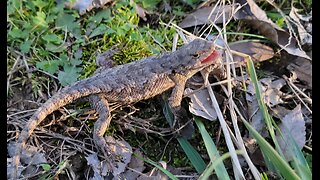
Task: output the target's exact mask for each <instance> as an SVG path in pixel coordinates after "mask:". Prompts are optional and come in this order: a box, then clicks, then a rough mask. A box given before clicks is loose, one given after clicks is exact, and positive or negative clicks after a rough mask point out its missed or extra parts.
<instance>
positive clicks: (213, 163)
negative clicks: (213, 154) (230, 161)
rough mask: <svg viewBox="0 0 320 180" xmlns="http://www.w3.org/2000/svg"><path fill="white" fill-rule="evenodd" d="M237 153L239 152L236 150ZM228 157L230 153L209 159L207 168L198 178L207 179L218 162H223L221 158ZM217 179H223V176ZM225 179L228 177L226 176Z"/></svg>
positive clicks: (200, 179)
mask: <svg viewBox="0 0 320 180" xmlns="http://www.w3.org/2000/svg"><path fill="white" fill-rule="evenodd" d="M236 153H237V154H240V151H236ZM229 157H230V153H225V154H223V155H222V156H221V157H219V158H218V159H216V160H215V161H210V163H209V164H208V166H207V168H206V169H205V170H204V172H203V173H202V174H201V175H200V177H199V180H207V179H209V176H210V175H211V174H212V171H213V170H214V169H216V168H217V166H219V164H222V163H223V160H225V159H227V158H229ZM218 179H224V178H218ZM227 179H230V178H229V177H227Z"/></svg>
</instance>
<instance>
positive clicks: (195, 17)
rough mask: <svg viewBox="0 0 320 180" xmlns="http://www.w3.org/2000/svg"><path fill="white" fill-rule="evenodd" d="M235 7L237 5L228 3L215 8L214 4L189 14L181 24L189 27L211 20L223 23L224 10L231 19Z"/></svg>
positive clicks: (183, 26)
mask: <svg viewBox="0 0 320 180" xmlns="http://www.w3.org/2000/svg"><path fill="white" fill-rule="evenodd" d="M234 7H235V5H226V6H225V7H222V6H218V7H216V8H215V9H213V8H214V7H213V6H210V7H203V8H201V9H198V10H196V11H195V12H193V13H191V14H188V15H187V16H186V17H185V18H184V19H183V20H182V22H181V23H180V24H179V26H180V27H181V28H188V27H193V26H198V25H203V24H207V23H211V22H214V23H216V24H219V23H222V13H223V11H225V16H226V19H229V18H231V16H232V9H234ZM212 10H213V12H212V15H211V16H210V13H211V11H212ZM209 16H210V17H209Z"/></svg>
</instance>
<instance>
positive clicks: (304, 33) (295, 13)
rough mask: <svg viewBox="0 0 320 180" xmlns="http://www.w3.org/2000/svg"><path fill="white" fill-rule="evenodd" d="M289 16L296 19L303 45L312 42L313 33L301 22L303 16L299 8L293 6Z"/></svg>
mask: <svg viewBox="0 0 320 180" xmlns="http://www.w3.org/2000/svg"><path fill="white" fill-rule="evenodd" d="M289 16H290V17H291V18H292V19H293V20H294V21H295V25H296V26H297V28H298V34H299V38H300V42H301V45H304V44H308V45H311V44H312V35H311V34H309V33H308V32H307V30H306V29H305V28H304V27H303V25H302V24H301V23H300V19H301V18H303V17H302V16H301V15H300V14H299V13H298V9H297V8H295V7H293V6H291V11H290V14H289Z"/></svg>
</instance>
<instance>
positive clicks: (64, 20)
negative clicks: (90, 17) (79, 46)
mask: <svg viewBox="0 0 320 180" xmlns="http://www.w3.org/2000/svg"><path fill="white" fill-rule="evenodd" d="M56 26H57V27H62V28H67V30H68V31H70V32H73V30H74V29H80V25H79V24H78V23H77V22H76V19H75V17H73V16H72V15H70V14H66V13H61V14H60V15H59V16H58V18H57V19H56Z"/></svg>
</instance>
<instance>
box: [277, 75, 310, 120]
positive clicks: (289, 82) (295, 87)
mask: <svg viewBox="0 0 320 180" xmlns="http://www.w3.org/2000/svg"><path fill="white" fill-rule="evenodd" d="M282 77H283V78H284V79H285V80H286V81H287V83H288V85H289V87H290V89H291V90H292V92H293V93H294V94H295V95H296V96H297V97H298V99H299V100H300V101H301V103H302V104H303V105H304V106H305V107H306V108H307V109H308V111H309V112H310V113H311V114H312V110H311V109H310V108H309V107H308V105H307V104H306V103H305V102H304V101H303V100H302V99H301V98H300V96H299V94H301V95H302V96H303V97H305V98H306V101H308V103H309V104H311V105H312V99H311V98H310V97H308V96H307V95H306V94H305V93H304V92H302V91H301V90H300V89H299V88H298V87H297V86H296V85H294V84H293V83H292V81H291V80H290V78H288V77H287V76H286V75H283V76H282ZM296 91H297V92H298V93H299V94H298V93H297V92H296Z"/></svg>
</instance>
